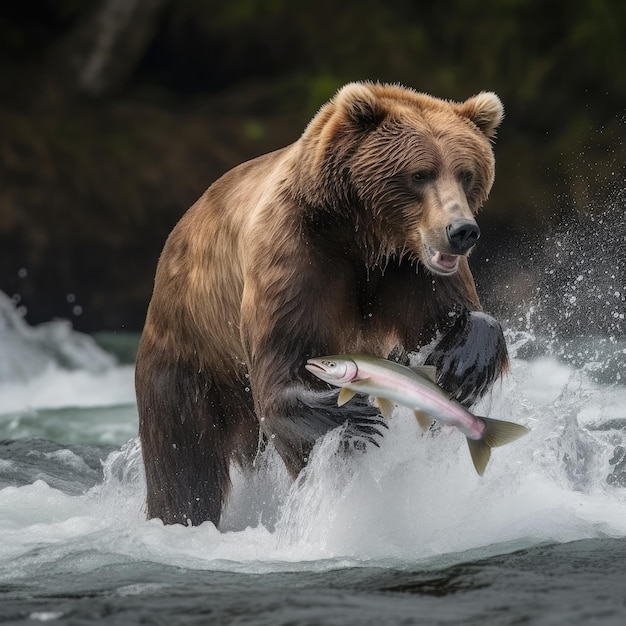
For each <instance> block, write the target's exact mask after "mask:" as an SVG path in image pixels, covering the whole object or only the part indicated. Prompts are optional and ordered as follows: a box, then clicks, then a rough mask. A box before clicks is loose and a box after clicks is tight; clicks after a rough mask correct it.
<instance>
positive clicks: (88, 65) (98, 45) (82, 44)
mask: <svg viewBox="0 0 626 626" xmlns="http://www.w3.org/2000/svg"><path fill="white" fill-rule="evenodd" d="M168 1H169V0H101V2H100V3H99V4H98V6H97V8H96V9H95V10H94V11H93V12H92V13H91V14H90V15H89V17H87V18H86V19H85V20H84V21H83V22H82V23H80V24H79V25H78V26H77V28H76V29H75V30H74V31H73V32H71V33H70V35H69V36H68V38H67V39H66V40H65V41H64V42H63V44H62V45H61V48H60V51H59V56H58V57H57V62H56V63H55V65H56V71H55V73H56V74H57V76H58V78H59V79H60V82H61V83H62V84H63V85H64V87H65V88H67V89H68V90H69V91H71V92H74V93H78V94H81V95H87V96H90V97H94V98H97V97H101V96H105V95H108V94H110V93H113V92H115V91H116V90H118V89H119V88H121V87H123V86H124V84H125V83H126V82H127V81H128V79H129V78H130V77H131V76H132V74H133V71H134V70H135V68H136V67H137V65H138V64H139V62H140V61H141V59H142V57H143V55H144V53H145V51H146V49H147V48H148V46H149V45H150V42H151V40H152V37H153V36H154V33H155V30H156V26H157V20H158V17H159V14H160V12H161V10H162V9H163V8H164V6H165V5H166V3H167V2H168Z"/></svg>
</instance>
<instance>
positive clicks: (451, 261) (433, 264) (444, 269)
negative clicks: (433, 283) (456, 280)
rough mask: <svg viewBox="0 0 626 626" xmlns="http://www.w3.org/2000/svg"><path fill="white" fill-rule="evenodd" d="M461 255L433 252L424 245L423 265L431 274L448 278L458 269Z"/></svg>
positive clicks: (433, 250)
mask: <svg viewBox="0 0 626 626" xmlns="http://www.w3.org/2000/svg"><path fill="white" fill-rule="evenodd" d="M462 256H463V255H458V254H448V253H447V252H441V251H440V250H435V249H434V248H432V247H431V246H429V245H428V244H424V257H423V258H424V265H426V267H427V268H428V269H429V270H430V271H431V272H433V273H434V274H439V275H440V276H450V275H452V274H455V273H456V271H457V270H458V269H459V262H460V260H461V257H462Z"/></svg>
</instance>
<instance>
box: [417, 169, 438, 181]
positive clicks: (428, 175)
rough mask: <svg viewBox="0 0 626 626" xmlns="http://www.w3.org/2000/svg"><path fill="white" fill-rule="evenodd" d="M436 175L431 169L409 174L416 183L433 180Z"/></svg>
mask: <svg viewBox="0 0 626 626" xmlns="http://www.w3.org/2000/svg"><path fill="white" fill-rule="evenodd" d="M436 177H437V176H436V174H435V172H433V171H432V170H420V171H419V172H413V174H412V176H411V178H412V179H413V180H414V181H415V182H416V183H428V182H431V181H433V180H435V178H436Z"/></svg>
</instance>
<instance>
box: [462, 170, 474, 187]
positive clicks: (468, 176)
mask: <svg viewBox="0 0 626 626" xmlns="http://www.w3.org/2000/svg"><path fill="white" fill-rule="evenodd" d="M459 180H460V181H461V184H462V185H463V186H464V187H470V186H471V184H472V183H473V182H474V173H473V172H470V171H469V170H464V171H463V172H461V174H460V175H459Z"/></svg>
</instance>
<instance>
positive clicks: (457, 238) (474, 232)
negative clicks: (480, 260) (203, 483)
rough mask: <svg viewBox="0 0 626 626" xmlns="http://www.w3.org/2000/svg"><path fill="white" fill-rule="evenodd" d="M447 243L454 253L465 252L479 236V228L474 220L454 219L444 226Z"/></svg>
mask: <svg viewBox="0 0 626 626" xmlns="http://www.w3.org/2000/svg"><path fill="white" fill-rule="evenodd" d="M446 235H447V236H448V243H449V244H450V247H451V248H452V250H453V251H454V253H455V254H465V253H466V252H467V251H468V250H469V249H470V248H471V247H472V246H473V245H474V244H475V243H476V242H477V241H478V238H479V237H480V228H479V227H478V224H477V223H476V222H475V221H474V220H468V219H465V218H462V219H458V220H454V221H453V222H451V223H450V224H448V225H447V226H446Z"/></svg>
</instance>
